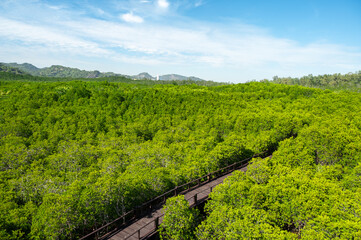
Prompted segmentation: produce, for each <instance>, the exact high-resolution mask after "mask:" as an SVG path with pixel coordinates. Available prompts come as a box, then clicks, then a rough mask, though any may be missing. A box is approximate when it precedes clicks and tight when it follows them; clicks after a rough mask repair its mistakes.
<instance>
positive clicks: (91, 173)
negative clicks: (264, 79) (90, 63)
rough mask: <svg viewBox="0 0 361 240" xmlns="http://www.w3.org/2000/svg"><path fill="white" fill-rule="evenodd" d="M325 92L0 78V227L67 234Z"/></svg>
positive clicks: (234, 148) (267, 134)
mask: <svg viewBox="0 0 361 240" xmlns="http://www.w3.org/2000/svg"><path fill="white" fill-rule="evenodd" d="M328 94H331V93H327V92H322V91H320V90H312V89H306V88H302V87H290V86H281V85H275V84H270V83H269V84H264V83H249V84H241V85H234V86H232V85H229V86H220V87H202V86H197V85H183V86H175V85H141V84H137V85H135V84H126V83H109V82H93V81H90V82H82V81H67V82H36V81H28V82H25V81H10V80H8V81H2V82H0V102H1V104H0V158H1V162H0V164H1V165H0V196H1V197H0V201H1V202H0V238H1V239H19V238H22V239H29V238H33V239H70V238H77V237H78V236H80V235H82V234H84V233H86V232H88V231H89V230H91V229H93V228H95V227H98V226H100V225H102V224H104V223H106V222H108V221H110V220H112V219H114V218H116V217H117V216H119V215H120V214H122V213H124V212H125V211H127V210H130V209H132V208H133V207H134V206H136V205H138V204H140V203H142V202H144V201H146V200H148V199H150V198H152V197H154V196H156V195H159V194H160V193H162V192H164V191H166V190H168V189H170V188H173V187H174V186H175V185H179V184H181V183H184V182H186V181H189V180H190V179H194V178H196V177H199V176H201V175H204V174H206V173H208V172H211V171H214V170H216V169H218V168H219V167H222V166H225V165H228V164H230V163H232V162H234V161H237V160H239V159H243V158H245V157H247V156H250V155H252V154H254V153H258V152H262V151H264V150H266V149H275V148H276V147H277V145H278V143H279V142H280V141H281V140H283V139H285V138H288V137H290V136H293V135H295V134H296V133H297V132H298V131H299V129H301V128H302V126H303V125H304V124H307V121H309V120H307V119H308V117H307V116H305V115H304V113H305V112H307V111H306V110H299V111H289V110H290V109H292V107H291V105H294V104H296V103H297V102H300V101H301V102H302V101H307V100H308V99H314V98H315V97H317V96H318V95H321V96H322V95H328Z"/></svg>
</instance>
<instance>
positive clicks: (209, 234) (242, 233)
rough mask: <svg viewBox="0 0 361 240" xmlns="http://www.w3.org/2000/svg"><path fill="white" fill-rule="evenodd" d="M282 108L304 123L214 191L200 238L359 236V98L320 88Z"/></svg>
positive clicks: (360, 221)
mask: <svg viewBox="0 0 361 240" xmlns="http://www.w3.org/2000/svg"><path fill="white" fill-rule="evenodd" d="M258 86H259V87H261V86H262V87H265V86H267V84H265V85H262V84H259V85H258ZM274 89H278V91H279V90H280V88H278V87H276V86H274ZM291 89H292V90H294V91H295V90H296V89H298V88H291ZM264 94H265V95H264V96H267V92H264ZM288 96H292V93H291V92H290V93H288ZM298 96H299V95H298ZM282 106H283V108H284V110H285V111H288V112H289V113H292V114H297V113H298V115H299V116H302V121H303V123H304V124H303V125H302V127H301V128H299V129H298V130H297V135H295V136H293V137H291V138H287V139H285V140H283V141H281V142H280V143H279V147H278V149H277V150H276V151H275V152H274V153H273V156H272V158H265V159H260V158H258V159H253V160H252V162H251V164H250V165H249V167H248V170H247V172H246V173H243V172H240V171H238V172H235V173H234V174H233V176H231V177H229V178H227V179H226V180H225V182H224V183H223V184H222V185H219V186H218V187H217V188H215V189H214V192H213V193H212V194H211V200H210V201H209V202H208V203H207V205H206V211H207V214H208V216H207V218H206V220H204V221H203V222H202V223H201V224H200V225H199V226H198V227H197V228H195V229H194V231H193V232H192V233H191V234H193V235H196V237H197V238H198V239H300V238H301V239H361V117H360V116H361V115H360V113H361V95H360V94H358V93H353V92H342V91H341V92H331V91H329V90H326V91H321V90H317V91H312V95H311V96H310V97H308V98H299V97H298V99H297V101H293V102H291V101H289V100H288V99H287V101H285V102H284V103H283V105H282Z"/></svg>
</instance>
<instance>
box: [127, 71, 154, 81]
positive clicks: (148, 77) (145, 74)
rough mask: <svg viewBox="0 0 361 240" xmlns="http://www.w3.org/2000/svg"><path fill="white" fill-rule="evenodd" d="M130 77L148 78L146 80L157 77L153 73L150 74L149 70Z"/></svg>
mask: <svg viewBox="0 0 361 240" xmlns="http://www.w3.org/2000/svg"><path fill="white" fill-rule="evenodd" d="M129 77H130V78H132V79H136V80H143V79H146V80H156V78H155V77H153V76H152V75H150V74H149V73H147V72H143V73H139V74H138V75H134V76H129Z"/></svg>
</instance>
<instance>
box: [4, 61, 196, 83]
mask: <svg viewBox="0 0 361 240" xmlns="http://www.w3.org/2000/svg"><path fill="white" fill-rule="evenodd" d="M0 64H2V65H5V66H7V67H11V68H17V69H19V70H20V71H22V72H24V73H28V74H31V75H33V76H44V77H71V78H100V77H111V76H125V75H122V74H117V73H113V72H99V71H98V70H94V71H86V70H80V69H78V68H70V67H64V66H61V65H52V66H51V67H45V68H37V67H35V66H34V65H32V64H30V63H22V64H18V63H0ZM125 77H129V78H131V79H136V80H144V79H146V80H157V78H156V77H153V76H152V75H150V74H149V73H147V72H143V73H139V74H138V75H133V76H125ZM158 79H159V80H164V81H171V80H193V81H203V80H202V79H200V78H197V77H193V76H192V77H186V76H182V75H178V74H166V75H162V76H159V78H158Z"/></svg>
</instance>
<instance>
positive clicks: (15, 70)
mask: <svg viewBox="0 0 361 240" xmlns="http://www.w3.org/2000/svg"><path fill="white" fill-rule="evenodd" d="M0 72H7V73H15V74H26V73H25V72H24V71H22V70H20V69H19V68H16V67H10V66H7V65H5V64H2V63H0Z"/></svg>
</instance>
